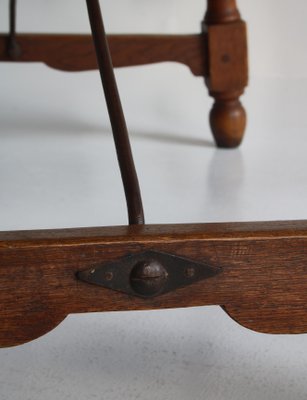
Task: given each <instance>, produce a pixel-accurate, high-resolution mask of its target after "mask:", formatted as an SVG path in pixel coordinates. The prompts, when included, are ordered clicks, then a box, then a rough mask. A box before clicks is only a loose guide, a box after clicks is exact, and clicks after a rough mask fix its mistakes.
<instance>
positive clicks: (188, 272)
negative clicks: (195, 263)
mask: <svg viewBox="0 0 307 400" xmlns="http://www.w3.org/2000/svg"><path fill="white" fill-rule="evenodd" d="M185 276H186V277H187V278H193V277H194V276H195V268H193V267H189V268H187V269H186V270H185Z"/></svg>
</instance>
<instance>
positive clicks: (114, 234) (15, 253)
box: [0, 221, 307, 346]
mask: <svg viewBox="0 0 307 400" xmlns="http://www.w3.org/2000/svg"><path fill="white" fill-rule="evenodd" d="M306 246H307V221H296V222H295V221H294V222H280V223H278V222H275V223H237V224H200V225H156V226H148V225H144V226H132V227H113V228H92V229H91V228H88V229H86V228H85V229H84V228H83V229H73V230H70V229H68V230H55V231H28V232H27V231H25V232H3V233H1V234H0V270H1V271H0V302H1V309H0V345H1V346H13V345H17V344H21V343H24V342H27V341H29V340H32V339H35V338H37V337H39V336H41V335H43V334H44V333H46V332H48V331H50V330H51V329H53V328H54V327H55V326H56V325H57V324H58V323H60V322H61V321H62V320H63V319H64V318H65V317H66V316H67V315H68V314H71V313H83V312H100V311H124V310H148V309H160V308H175V307H176V308H177V307H192V306H205V305H221V306H223V307H224V308H225V310H226V311H227V312H228V313H229V314H230V315H231V316H232V317H233V318H234V319H235V320H237V321H238V322H239V323H240V324H242V325H244V326H246V327H248V328H250V329H254V330H257V331H261V332H268V333H306V332H307V309H306V301H307V279H306V278H307V251H306ZM144 250H155V251H162V252H166V253H170V254H176V255H178V256H182V257H187V258H191V259H193V260H195V261H196V262H205V263H207V264H209V265H212V266H217V267H219V268H221V269H222V271H221V273H219V274H218V275H217V276H215V277H212V278H209V279H208V280H205V281H201V282H198V283H195V284H192V285H191V286H187V287H185V288H180V289H177V290H175V291H173V292H171V293H167V294H164V295H161V296H158V297H155V298H150V299H143V298H138V297H134V296H131V295H126V294H123V293H120V292H115V291H112V290H109V289H105V288H101V287H96V286H94V285H89V284H87V283H84V282H81V281H78V280H77V278H76V273H77V272H78V271H81V270H87V269H89V268H91V267H93V266H97V265H100V264H103V263H106V262H108V261H113V260H117V259H118V258H121V257H123V256H127V255H130V254H134V253H139V252H142V251H144ZM204 312H205V310H204Z"/></svg>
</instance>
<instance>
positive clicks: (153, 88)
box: [0, 64, 307, 400]
mask: <svg viewBox="0 0 307 400" xmlns="http://www.w3.org/2000/svg"><path fill="white" fill-rule="evenodd" d="M117 77H118V82H119V87H120V91H121V94H122V99H123V104H124V108H125V111H126V114H127V122H128V126H129V128H130V129H129V130H130V134H131V140H132V145H133V150H134V155H135V161H136V165H137V169H138V171H139V178H140V183H141V187H142V192H143V198H144V205H145V212H146V217H147V223H177V222H178V223H179V222H180V223H181V222H207V221H248V220H278V219H281V220H285V219H306V218H307V207H306V199H307V169H306V154H307V135H306V131H307V119H306V105H307V95H306V93H307V80H302V79H301V80H299V79H297V80H295V79H292V80H290V79H277V78H276V79H254V80H253V79H252V80H251V84H250V87H249V89H248V91H247V94H246V95H245V96H244V99H243V100H244V104H245V105H246V108H247V109H248V114H249V124H248V129H247V134H246V138H245V140H244V143H243V145H242V146H241V148H240V149H238V150H231V151H229V150H217V149H216V148H215V147H214V145H213V141H212V138H211V134H210V132H209V129H208V125H207V113H208V110H209V108H210V106H211V100H210V99H209V98H208V97H207V95H206V91H205V90H204V87H203V83H202V80H201V79H196V78H193V77H192V76H191V75H190V74H189V72H188V71H187V69H186V68H185V67H183V66H175V65H172V64H165V65H157V66H150V67H145V68H136V69H126V70H120V71H117ZM1 79H2V82H1V92H0V102H1V106H0V120H1V126H0V129H1V131H0V140H1V145H0V182H1V191H0V229H1V230H14V229H35V228H60V227H75V226H98V225H119V224H125V223H126V221H127V217H126V210H125V202H124V196H123V191H122V187H121V182H120V176H119V172H118V169H117V164H116V157H115V152H114V147H113V143H112V139H111V133H110V128H109V123H108V119H107V115H106V111H105V105H104V102H103V98H102V94H101V90H100V83H99V78H98V75H97V73H79V74H66V73H61V72H57V71H52V70H50V69H47V68H46V67H44V66H42V65H18V66H12V65H10V64H7V65H1ZM152 82H156V84H155V85H153V84H152ZM147 86H148V92H146V87H147ZM183 88H184V90H183ZM144 92H146V96H144ZM306 344H307V335H299V336H271V335H263V334H258V333H254V332H251V331H248V330H246V329H244V328H242V327H240V326H239V325H237V324H236V323H235V322H233V321H232V320H231V319H229V317H227V316H226V315H225V314H224V313H223V311H222V310H221V309H220V308H218V307H210V308H198V309H189V310H171V311H169V310H168V311H158V312H129V313H116V314H115V313H109V314H96V315H80V316H79V315H75V316H70V317H68V318H67V320H66V321H65V322H64V323H62V324H61V325H60V326H59V327H58V328H57V329H56V330H54V331H53V332H51V333H50V334H48V335H46V336H45V337H42V338H40V339H38V340H36V341H34V342H32V343H29V344H26V345H24V346H20V347H17V348H12V349H2V350H0V360H1V363H0V399H1V400H41V399H44V400H49V399H50V400H51V399H74V400H81V399H82V400H83V399H87V400H89V399H108V400H109V399H110V400H115V399H125V400H130V399H131V400H132V399H138V398H140V399H142V400H147V399H167V400H173V399H174V400H175V399H176V400H181V399H182V400H183V399H184V400H186V399H193V400H198V399H199V400H200V399H209V400H238V399H242V400H243V399H248V400H256V399H257V400H258V399H261V400H277V399H278V400H289V399H294V400H306V398H307V380H306V376H307V352H306Z"/></svg>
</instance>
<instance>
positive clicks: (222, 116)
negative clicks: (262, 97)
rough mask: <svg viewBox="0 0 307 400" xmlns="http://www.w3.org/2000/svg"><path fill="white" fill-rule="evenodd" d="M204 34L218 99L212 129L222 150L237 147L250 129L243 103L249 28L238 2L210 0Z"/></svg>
mask: <svg viewBox="0 0 307 400" xmlns="http://www.w3.org/2000/svg"><path fill="white" fill-rule="evenodd" d="M207 5H208V8H207V12H206V15H205V19H204V24H203V28H204V32H206V33H207V34H208V36H207V38H208V42H207V54H208V76H207V78H206V84H207V87H208V89H209V93H210V96H212V97H213V98H214V99H215V102H214V105H213V108H212V110H211V112H210V125H211V129H212V132H213V135H214V138H215V141H216V143H217V145H218V147H224V148H231V147H237V146H238V145H239V144H240V143H241V141H242V138H243V135H244V131H245V127H246V113H245V110H244V108H243V106H242V104H241V102H240V100H239V97H240V96H241V95H242V93H243V92H244V88H245V86H246V85H247V45H246V25H245V23H244V22H243V21H242V20H241V17H240V13H239V11H238V8H237V5H236V0H207Z"/></svg>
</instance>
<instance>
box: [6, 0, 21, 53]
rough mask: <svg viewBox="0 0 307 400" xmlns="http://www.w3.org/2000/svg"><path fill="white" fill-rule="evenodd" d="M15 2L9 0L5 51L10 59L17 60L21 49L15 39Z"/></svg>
mask: <svg viewBox="0 0 307 400" xmlns="http://www.w3.org/2000/svg"><path fill="white" fill-rule="evenodd" d="M16 2H17V0H10V16H9V18H10V33H9V39H8V46H7V52H8V55H9V57H10V58H11V59H12V60H17V59H18V58H19V57H20V56H21V49H20V46H19V44H18V42H17V40H16Z"/></svg>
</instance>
